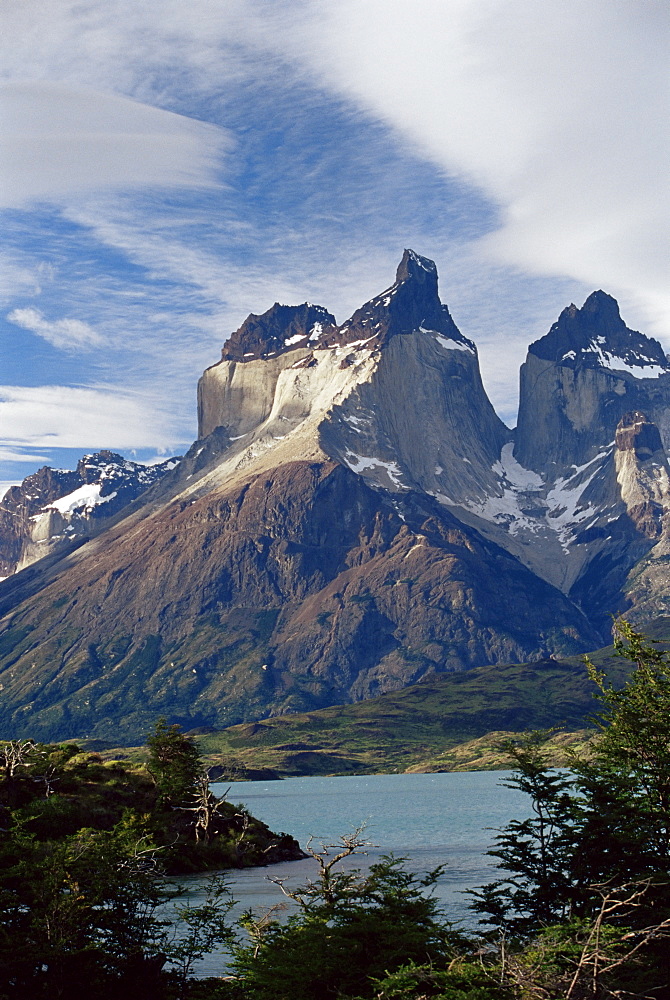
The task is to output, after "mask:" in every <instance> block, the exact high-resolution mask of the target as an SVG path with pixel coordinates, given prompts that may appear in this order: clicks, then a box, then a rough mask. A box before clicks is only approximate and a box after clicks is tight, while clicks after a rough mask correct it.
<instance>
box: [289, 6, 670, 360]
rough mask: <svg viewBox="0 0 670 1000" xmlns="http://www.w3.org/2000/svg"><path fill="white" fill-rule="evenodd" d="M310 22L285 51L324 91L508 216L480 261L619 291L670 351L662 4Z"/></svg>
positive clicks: (446, 11)
mask: <svg viewBox="0 0 670 1000" xmlns="http://www.w3.org/2000/svg"><path fill="white" fill-rule="evenodd" d="M303 13H304V15H305V16H304V19H302V20H300V22H299V24H298V27H297V30H296V32H294V33H293V34H292V35H291V36H289V37H288V38H287V44H288V45H289V46H293V47H294V52H295V57H296V58H298V57H300V58H303V57H304V58H305V59H306V60H307V61H308V62H309V63H311V65H312V71H313V73H314V76H315V78H316V79H318V80H319V82H320V83H323V82H325V83H326V84H327V85H328V86H330V87H332V88H333V89H335V90H336V91H337V92H338V93H340V94H346V95H348V96H349V97H350V98H351V99H352V100H354V101H355V102H356V103H357V104H358V105H359V106H360V107H361V108H364V109H366V110H367V112H368V113H370V114H372V115H374V116H375V117H378V118H380V119H381V120H383V121H384V122H386V123H388V124H389V125H390V126H392V127H393V128H395V129H397V130H398V133H399V134H401V135H402V136H404V137H405V141H406V142H408V143H410V144H411V145H412V146H413V148H415V149H416V150H422V151H423V153H424V154H425V155H426V156H428V157H430V159H431V160H432V161H433V162H434V163H435V164H436V165H438V166H439V167H441V168H442V169H443V170H445V171H447V172H448V173H449V174H450V175H452V176H456V177H460V178H462V179H465V180H467V181H469V182H471V183H473V184H476V185H477V186H478V187H479V188H480V190H481V191H482V192H484V193H485V194H486V195H487V196H488V197H490V198H491V199H492V200H493V202H494V203H495V204H496V205H497V206H498V207H499V211H500V218H499V223H498V225H497V226H496V227H495V228H494V230H493V231H492V232H489V233H488V234H486V236H485V238H484V239H482V240H481V241H480V242H479V250H480V260H481V261H482V264H485V261H486V258H487V257H488V259H489V260H492V261H493V262H494V263H497V264H503V265H506V266H509V267H512V268H516V269H518V270H520V271H522V272H525V273H532V274H547V275H555V276H561V277H565V278H571V279H576V280H577V281H580V282H585V283H586V284H588V285H590V286H591V287H594V286H595V287H598V286H604V287H608V288H610V289H611V290H612V291H613V292H614V294H617V295H620V296H621V297H622V298H625V299H626V300H627V301H626V303H625V304H626V306H627V307H628V310H629V312H634V313H635V314H637V316H639V317H640V320H643V321H646V323H647V324H649V323H651V324H652V326H653V328H654V329H655V330H656V332H657V333H658V334H659V335H663V336H665V338H666V343H670V291H669V290H668V269H667V232H668V228H669V226H668V223H669V222H670V219H669V216H670V188H669V186H668V183H667V164H668V161H669V159H670V150H669V148H668V145H669V142H668V140H669V136H670V133H669V132H668V129H667V128H666V127H665V125H664V122H665V119H666V117H667V82H668V81H667V51H668V34H669V31H670V8H668V5H667V3H665V0H644V2H640V3H617V4H612V3H611V2H609V0H590V2H589V3H588V4H574V5H568V6H567V7H566V4H565V3H564V2H562V0H545V2H544V3H542V4H529V3H527V2H526V0H486V2H482V0H451V2H450V3H449V4H445V3H443V2H442V0H416V2H414V3H412V4H406V3H404V2H403V0H365V2H360V0H341V2H339V3H337V4H332V3H329V2H328V0H312V2H310V3H309V4H307V5H306V7H304V8H303ZM298 52H299V54H300V55H299V56H298ZM352 66H355V67H356V72H353V73H352V72H351V67H352ZM662 95H666V99H664V97H663V96H662Z"/></svg>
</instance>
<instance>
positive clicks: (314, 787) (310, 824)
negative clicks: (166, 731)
mask: <svg viewBox="0 0 670 1000" xmlns="http://www.w3.org/2000/svg"><path fill="white" fill-rule="evenodd" d="M506 777H507V775H505V774H504V773H502V772H500V771H479V772H461V773H456V774H454V773H452V774H377V775H369V776H364V777H346V778H287V779H286V780H284V781H267V782H263V781H239V782H234V783H232V784H213V785H212V789H213V790H214V792H215V793H216V794H218V795H222V794H223V793H224V792H225V791H226V789H228V796H227V797H228V799H229V800H230V801H231V802H234V803H235V804H240V805H244V806H245V807H246V808H248V809H249V811H250V812H251V813H252V814H253V815H254V816H257V817H258V818H259V819H262V820H263V821H264V822H265V823H267V824H268V826H269V827H270V829H272V830H274V831H275V832H284V833H290V834H292V836H294V837H296V838H297V840H299V841H300V843H301V845H302V846H303V847H304V846H305V845H306V844H307V842H308V840H309V838H310V837H313V838H314V839H315V844H316V845H318V843H319V842H325V843H326V844H336V843H337V842H338V840H339V838H340V837H341V836H342V835H345V834H348V833H351V832H352V830H354V829H355V828H356V827H358V826H360V825H361V824H365V832H364V837H365V839H367V840H369V841H372V845H371V846H369V847H366V848H365V851H366V853H365V855H361V856H359V857H354V858H350V859H349V861H348V867H349V868H365V867H366V866H367V865H368V864H369V863H370V862H373V861H374V860H375V859H377V858H379V857H380V856H381V855H383V854H394V855H395V856H396V857H403V858H407V868H408V869H409V870H411V871H415V872H425V871H430V870H431V869H434V868H436V867H437V866H438V865H446V869H445V872H444V875H442V876H441V878H440V880H439V882H438V883H437V885H436V886H435V888H434V895H435V896H436V898H437V899H438V900H439V902H440V905H441V907H442V909H443V912H444V913H445V914H446V915H447V916H448V918H449V919H450V920H452V921H453V922H455V923H458V924H460V925H461V926H463V927H465V928H468V929H474V928H475V927H476V917H475V915H474V914H473V913H472V912H471V911H470V910H469V909H468V902H469V900H468V897H467V895H464V890H466V889H470V888H476V887H478V886H481V885H484V884H486V883H487V882H490V881H492V880H493V879H494V878H495V877H496V869H495V866H494V863H493V859H492V858H487V857H486V851H487V850H488V849H489V848H490V847H491V846H492V844H493V840H494V838H495V828H501V827H503V826H505V825H506V824H507V823H508V822H509V821H510V820H511V819H514V818H523V817H525V816H527V815H528V812H529V808H530V803H529V800H528V798H527V796H525V795H522V794H521V792H519V791H517V790H516V789H510V788H505V787H504V786H502V785H501V782H502V781H504V780H505V778H506ZM491 828H493V829H491ZM315 868H316V866H315V863H314V861H313V860H311V859H308V860H303V861H290V862H286V863H284V864H280V865H270V866H268V867H267V868H249V869H246V870H243V871H233V872H230V873H229V881H230V888H231V891H232V894H233V896H234V897H235V898H236V899H237V900H239V903H238V905H237V907H236V908H235V911H233V915H235V914H237V915H239V914H240V913H242V912H243V911H244V910H246V909H254V910H260V911H264V910H265V909H268V908H269V907H271V906H274V905H276V904H278V903H282V902H284V901H285V897H284V896H283V895H282V893H281V890H280V889H279V887H278V886H277V885H274V884H273V883H272V882H270V881H269V878H271V877H274V878H280V879H283V880H284V881H285V883H286V885H287V886H289V887H292V886H299V885H303V884H304V883H305V881H306V880H307V879H309V878H313V877H314V875H315ZM180 882H181V883H182V885H183V886H184V887H185V888H187V890H188V893H189V896H190V899H191V902H193V903H194V904H195V903H197V902H199V901H200V902H201V901H202V897H203V894H202V890H201V886H202V885H203V882H204V879H203V878H202V876H198V877H193V878H188V879H187V878H185V879H181V880H180ZM224 971H225V959H224V957H223V956H220V955H219V956H217V955H210V956H208V957H207V958H206V959H205V960H204V961H203V962H200V963H198V967H197V970H196V975H199V976H215V975H220V974H222V972H224Z"/></svg>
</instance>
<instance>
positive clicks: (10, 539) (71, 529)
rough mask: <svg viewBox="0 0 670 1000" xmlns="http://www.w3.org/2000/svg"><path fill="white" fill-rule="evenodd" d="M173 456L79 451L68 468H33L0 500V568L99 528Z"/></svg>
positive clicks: (13, 568) (7, 570)
mask: <svg viewBox="0 0 670 1000" xmlns="http://www.w3.org/2000/svg"><path fill="white" fill-rule="evenodd" d="M178 461H179V459H174V458H173V459H168V460H166V461H165V462H158V463H157V464H156V465H141V464H140V463H139V462H131V461H129V460H128V459H127V458H123V456H121V455H117V454H116V453H115V452H113V451H99V452H96V453H95V454H93V455H84V457H83V458H82V459H80V461H79V462H78V463H77V468H76V469H75V471H74V472H68V471H66V470H63V469H51V468H49V467H48V466H46V465H45V466H43V467H42V468H41V469H38V470H37V472H34V473H33V474H32V475H31V476H28V477H27V478H26V479H24V480H23V482H22V483H21V485H20V486H11V487H10V488H9V490H8V491H7V493H5V495H4V497H3V498H2V500H0V573H1V574H2V575H3V576H9V575H11V574H12V573H15V572H17V571H18V570H20V569H23V568H24V567H25V566H29V565H30V564H31V563H34V562H36V561H37V560H38V559H42V558H44V556H46V555H50V554H52V553H53V552H57V551H65V549H67V548H71V547H72V543H75V542H76V543H80V542H81V539H83V538H86V537H88V536H89V535H90V534H92V533H95V532H96V531H99V530H101V528H102V527H103V526H104V525H105V524H107V523H108V522H109V520H110V519H111V518H112V517H115V516H116V515H118V514H119V513H120V512H121V511H122V510H123V509H124V508H126V507H127V506H128V504H130V503H131V502H132V501H133V500H136V499H137V497H139V496H140V495H141V494H142V493H144V491H145V490H147V489H149V487H150V486H152V485H153V484H154V483H157V482H158V481H159V480H160V479H162V477H163V476H164V475H165V474H166V473H167V472H169V471H170V470H171V469H174V468H175V466H176V465H177V463H178Z"/></svg>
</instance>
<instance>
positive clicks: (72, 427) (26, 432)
mask: <svg viewBox="0 0 670 1000" xmlns="http://www.w3.org/2000/svg"><path fill="white" fill-rule="evenodd" d="M0 426H1V427H2V428H3V431H4V433H3V436H2V439H1V440H0V445H2V446H4V447H9V448H12V447H19V448H29V447H32V448H78V449H87V448H91V449H95V450H97V449H100V448H110V449H119V450H123V449H131V448H165V449H171V448H172V447H173V446H174V444H176V443H177V442H178V435H177V434H176V433H175V432H174V430H173V427H172V419H171V415H170V413H169V411H168V408H167V405H166V404H165V403H164V402H163V401H161V400H160V399H156V398H154V399H152V398H150V397H149V396H140V395H139V394H138V395H130V394H124V393H122V392H120V391H109V390H106V389H97V388H82V389H80V388H72V387H70V386H59V385H43V386H9V385H5V386H0Z"/></svg>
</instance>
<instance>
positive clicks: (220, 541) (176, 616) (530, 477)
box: [0, 251, 670, 741]
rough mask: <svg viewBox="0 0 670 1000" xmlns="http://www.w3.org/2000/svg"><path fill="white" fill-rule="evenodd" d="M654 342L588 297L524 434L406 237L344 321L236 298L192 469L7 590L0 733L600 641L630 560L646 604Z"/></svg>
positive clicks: (659, 359) (285, 701)
mask: <svg viewBox="0 0 670 1000" xmlns="http://www.w3.org/2000/svg"><path fill="white" fill-rule="evenodd" d="M659 351H660V347H659V345H657V344H656V342H655V341H649V340H648V338H645V337H643V335H642V334H635V333H633V332H632V331H628V330H627V329H626V327H625V326H624V324H623V322H622V321H621V319H620V318H619V315H618V309H617V307H616V303H614V300H612V299H610V298H609V296H605V295H604V294H603V293H594V295H593V296H591V298H590V299H589V300H588V301H587V303H586V304H585V306H584V307H583V309H582V310H578V309H576V308H575V307H574V306H573V307H570V309H568V310H566V311H565V312H564V313H563V314H562V316H561V318H560V319H559V321H558V323H557V324H556V325H555V326H554V327H553V328H552V330H551V331H550V333H549V334H548V335H547V337H546V338H544V339H543V340H542V341H538V342H537V343H536V344H534V345H532V347H531V352H530V354H529V360H528V362H527V363H526V366H525V368H524V372H525V374H523V375H522V399H523V401H524V402H523V408H522V413H521V415H520V423H519V428H518V429H517V432H516V434H515V432H513V431H510V430H509V429H508V428H506V427H505V426H504V425H503V424H502V423H501V421H500V420H499V419H498V417H497V416H496V414H495V412H494V411H493V408H492V407H491V404H490V402H489V400H488V399H487V397H486V394H485V392H484V389H483V386H482V382H481V378H480V374H479V366H478V360H477V352H476V348H475V346H474V344H473V343H472V342H471V341H469V340H467V339H466V338H465V337H463V336H462V334H461V333H460V332H459V331H458V329H457V328H456V326H455V324H454V322H453V320H452V318H451V316H450V315H449V312H448V310H447V309H446V307H445V306H444V305H443V304H442V303H441V302H440V299H439V296H438V285H437V271H436V268H435V265H434V264H433V263H432V261H428V260H427V259H426V258H423V257H420V256H419V255H418V254H416V253H414V252H413V251H405V254H404V256H403V259H402V261H401V263H400V266H399V268H398V272H397V274H396V281H395V283H394V284H393V285H392V286H391V287H390V288H388V289H387V290H386V291H384V292H382V293H381V294H380V295H378V296H376V297H375V298H374V299H372V300H370V302H368V303H366V304H365V305H364V306H363V307H362V308H361V309H359V310H357V311H356V313H354V315H353V316H352V317H351V319H350V320H348V321H347V322H346V323H344V324H343V325H342V326H339V327H338V326H337V325H336V323H335V320H334V318H333V317H332V316H331V315H330V314H329V313H327V312H326V310H325V309H323V308H322V307H320V306H313V305H309V304H305V305H303V306H296V307H289V306H280V305H278V304H275V306H273V307H272V309H270V310H269V311H268V312H267V313H265V314H263V315H261V316H256V315H253V314H252V315H251V316H250V317H249V318H248V319H247V320H246V321H245V323H244V324H243V325H242V327H240V329H239V330H238V331H237V332H236V333H235V334H234V335H233V337H231V339H230V341H229V342H228V344H227V345H226V347H224V351H223V357H222V360H221V361H220V362H219V363H218V364H216V365H214V366H213V367H212V368H209V369H208V370H207V371H206V372H205V373H204V375H203V377H202V379H201V381H200V385H199V389H198V406H199V426H200V439H199V440H198V441H197V442H196V443H195V445H194V446H193V448H192V449H191V450H190V452H189V453H188V454H187V455H186V456H185V458H184V459H183V460H182V461H181V463H180V464H179V465H178V466H177V467H175V468H172V469H170V470H166V471H165V474H164V475H163V476H162V477H161V478H160V480H158V481H156V482H155V483H154V484H153V485H151V487H150V489H149V490H148V491H147V492H146V493H145V494H143V496H142V497H141V498H139V499H133V501H132V503H131V504H130V505H129V506H127V507H125V508H124V509H125V511H126V516H125V517H124V516H123V512H121V513H120V514H119V515H118V516H117V519H116V520H115V521H113V522H112V523H111V524H110V526H109V527H108V528H107V529H106V530H105V531H103V532H102V533H100V534H98V535H97V536H96V537H95V538H92V539H91V540H90V541H88V542H87V543H86V544H81V540H80V546H79V547H78V548H76V549H75V548H74V546H73V545H72V544H70V546H69V551H68V553H67V554H65V555H62V556H59V554H58V552H57V551H56V552H54V553H52V555H51V556H50V557H49V558H47V559H43V560H41V561H40V562H38V563H36V564H34V565H32V566H30V567H28V568H27V569H26V570H24V571H23V572H21V573H18V574H17V575H16V576H14V577H12V578H10V579H9V580H7V581H5V583H4V584H2V586H1V587H0V614H2V615H3V616H4V617H3V619H2V632H0V684H2V702H1V703H0V732H2V733H3V735H6V736H13V735H26V734H28V733H30V735H33V736H38V737H40V738H43V739H60V738H66V737H69V736H75V735H95V736H96V737H99V738H102V739H112V740H117V741H121V740H130V741H133V740H136V739H137V738H138V737H141V736H142V735H143V734H144V733H145V732H146V730H147V728H148V727H149V726H150V725H151V722H152V721H153V720H154V719H155V718H156V716H158V715H161V714H163V715H167V716H169V717H170V718H171V719H175V720H178V721H181V722H182V723H183V724H185V725H187V726H189V727H192V726H217V727H221V726H225V725H230V724H232V723H236V722H241V721H245V720H248V719H254V718H259V717H264V716H267V715H275V714H279V713H284V712H292V711H305V710H307V711H309V710H312V709H314V708H318V707H322V706H326V705H331V704H338V703H346V702H352V701H358V700H361V699H365V698H369V697H371V696H373V695H376V694H378V693H381V692H385V691H392V690H397V689H399V688H402V687H404V686H406V685H407V684H410V683H413V682H415V681H417V680H420V679H421V678H423V677H426V676H429V675H431V674H433V673H440V672H445V671H459V670H463V669H467V668H470V667H474V666H481V665H484V664H495V663H501V662H510V661H520V660H536V659H542V658H546V657H547V656H551V655H561V654H563V655H567V654H572V653H576V652H579V651H581V650H586V649H589V648H593V647H595V646H598V645H601V644H602V641H605V640H606V639H607V626H608V624H609V614H610V613H611V612H612V611H616V610H619V609H620V608H621V607H622V606H625V605H626V602H627V600H628V598H627V596H626V593H633V590H632V589H631V588H630V586H629V584H627V582H626V581H627V575H628V574H629V572H631V571H633V572H635V571H636V568H637V567H640V566H642V563H640V560H641V559H644V560H646V562H645V563H644V565H645V567H647V569H646V570H645V572H646V576H645V577H644V580H645V581H647V582H646V583H645V584H644V588H646V589H644V588H643V589H644V602H643V603H644V606H645V607H646V608H649V607H652V606H653V605H654V600H655V599H656V598H655V597H654V586H655V585H654V584H653V582H649V581H651V580H652V578H653V579H655V578H656V577H654V573H655V572H656V567H657V566H658V565H660V563H661V562H662V559H663V553H664V551H665V549H664V548H663V546H664V545H665V544H666V541H665V539H666V536H667V523H666V522H667V520H668V518H667V511H668V509H670V508H669V504H670V487H669V485H668V484H669V478H668V466H667V460H666V457H665V449H664V446H663V427H664V426H665V425H666V424H667V423H668V419H669V417H668V413H667V412H666V410H667V407H666V408H665V409H664V404H663V402H662V400H663V398H664V394H665V393H667V392H668V391H669V390H668V384H669V383H670V378H669V377H668V372H669V371H670V369H668V368H667V367H666V366H665V361H664V358H663V356H662V352H661V353H660V354H659ZM535 364H537V365H540V366H544V367H542V369H541V373H540V376H539V381H537V379H536V382H535V383H533V382H532V380H531V381H530V382H528V379H529V378H530V375H529V372H530V368H532V366H533V365H535ZM529 366H530V367H529ZM549 369H551V372H552V373H553V374H552V375H551V377H549V375H548V374H547V372H548V371H549ZM538 372H540V369H539V368H538ZM557 372H558V374H556V373H557ZM542 373H545V374H544V375H542ZM531 374H532V373H531ZM533 377H534V376H533ZM542 378H544V380H545V381H544V382H542ZM524 380H526V381H524ZM533 385H536V388H535V389H532V391H531V388H532V386H533ZM538 385H544V386H545V388H544V389H543V390H539V389H537V386H538ZM524 386H525V388H524ZM566 387H568V388H569V391H570V392H571V393H573V396H570V398H569V399H568V395H567V393H568V389H567V388H566ZM543 393H544V395H543ZM589 393H591V396H589ZM587 397H588V398H589V399H591V402H592V403H593V405H592V408H591V412H592V413H593V414H595V415H596V416H595V417H594V422H593V425H592V424H591V423H589V422H588V420H587V419H586V418H583V419H582V418H579V417H578V409H579V406H581V405H582V402H583V400H585V399H587ZM610 397H612V398H613V399H614V400H615V401H616V404H617V405H616V406H613V405H611V403H610V402H608V400H610ZM624 397H625V399H626V400H627V401H628V400H630V401H631V402H633V405H632V406H628V407H623V406H622V405H619V404H620V402H621V400H622V399H623V398H624ZM575 400H576V402H575ZM642 404H644V405H642ZM653 406H655V407H656V409H655V410H654V409H653ZM650 412H653V414H655V416H654V417H650V416H649V414H650ZM596 418H597V419H596ZM579 420H582V423H583V424H585V426H586V430H584V428H583V427H582V424H580V423H579ZM608 421H609V422H608ZM664 421H665V423H664ZM532 427H536V429H537V439H538V440H537V441H536V440H535V437H534V436H533V433H532V432H531V428H532ZM556 428H559V430H560V433H559V430H556ZM543 435H544V436H545V441H544V445H542V436H543ZM571 442H572V444H571ZM542 447H544V448H545V451H546V455H547V457H546V461H544V463H543V462H542V461H541V460H540V453H541V450H542ZM571 447H572V448H573V451H574V455H573V457H571V452H570V448H571ZM559 454H560V456H562V457H561V458H560V461H559V459H558V457H557V456H559ZM578 458H579V461H578V460H577V459H578ZM68 475H74V474H68ZM72 486H73V484H72V483H70V481H69V480H68V481H67V483H65V482H63V484H62V485H61V487H60V488H62V489H63V490H65V491H66V494H65V495H66V496H67V495H68V494H67V491H70V492H72V491H73V490H72ZM49 499H51V500H55V501H56V503H58V498H57V497H53V498H51V497H50V498H49ZM43 505H44V504H43ZM61 506H63V504H61ZM66 506H67V505H66ZM627 586H628V588H629V589H628V591H627V592H626V591H625V589H624V588H625V587H627ZM640 586H642V585H640Z"/></svg>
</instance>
